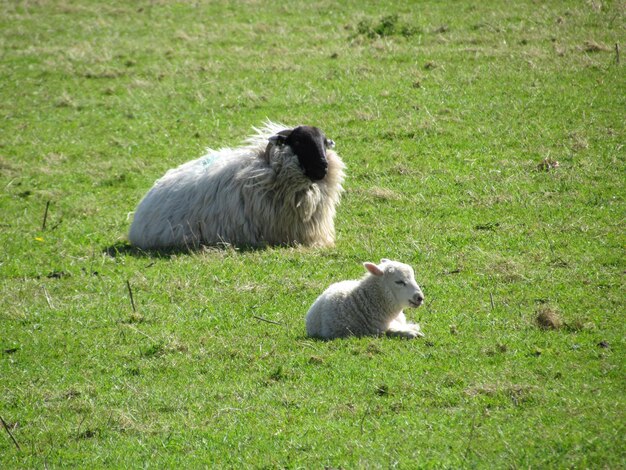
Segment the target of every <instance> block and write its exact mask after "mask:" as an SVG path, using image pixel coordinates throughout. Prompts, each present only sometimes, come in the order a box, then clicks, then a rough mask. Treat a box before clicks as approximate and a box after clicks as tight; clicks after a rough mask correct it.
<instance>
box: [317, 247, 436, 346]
mask: <svg viewBox="0 0 626 470" xmlns="http://www.w3.org/2000/svg"><path fill="white" fill-rule="evenodd" d="M364 266H365V268H366V269H367V270H368V271H369V274H366V275H365V277H363V278H362V279H361V280H359V281H343V282H338V283H335V284H332V285H331V286H330V287H329V288H328V289H326V290H325V291H324V292H323V293H322V295H320V296H319V297H318V298H317V300H316V301H315V302H314V303H313V305H312V306H311V308H310V309H309V311H308V313H307V315H306V320H305V321H306V331H307V335H309V336H312V337H316V338H322V339H333V338H341V337H345V336H351V335H354V336H366V335H380V334H383V333H386V334H388V335H390V336H402V337H406V338H416V337H421V336H424V334H423V333H422V331H421V329H420V326H419V325H418V324H415V323H407V321H406V317H405V316H404V312H403V311H402V309H404V308H408V307H418V306H419V305H421V304H422V302H423V301H424V295H423V294H422V291H421V289H420V287H419V286H418V285H417V283H416V282H415V276H414V272H413V269H412V268H411V266H409V265H407V264H403V263H399V262H397V261H390V260H386V259H383V260H381V264H380V265H378V266H377V265H375V264H373V263H364Z"/></svg>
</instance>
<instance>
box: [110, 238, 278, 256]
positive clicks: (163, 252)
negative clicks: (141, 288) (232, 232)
mask: <svg viewBox="0 0 626 470" xmlns="http://www.w3.org/2000/svg"><path fill="white" fill-rule="evenodd" d="M267 248H268V246H252V245H241V246H239V245H237V246H235V245H231V244H228V243H224V244H220V245H201V246H199V247H197V248H192V247H172V248H158V249H143V248H138V247H136V246H133V245H131V244H130V243H128V242H127V241H120V242H117V243H114V244H113V245H110V246H107V247H104V248H103V249H102V252H103V253H104V254H106V255H108V256H110V257H111V258H117V257H118V256H134V257H136V258H171V257H172V256H176V255H192V254H198V253H210V252H226V251H235V252H240V253H246V252H254V251H263V250H265V249H267Z"/></svg>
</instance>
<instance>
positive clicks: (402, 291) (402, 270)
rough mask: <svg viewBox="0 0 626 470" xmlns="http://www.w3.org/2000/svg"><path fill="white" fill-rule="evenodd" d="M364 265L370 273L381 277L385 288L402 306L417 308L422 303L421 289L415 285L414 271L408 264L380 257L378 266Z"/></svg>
mask: <svg viewBox="0 0 626 470" xmlns="http://www.w3.org/2000/svg"><path fill="white" fill-rule="evenodd" d="M365 267H366V268H367V270H368V271H369V272H370V273H372V274H374V275H375V276H381V277H382V278H383V281H384V283H385V285H386V286H387V289H388V290H389V291H390V292H392V293H393V295H394V297H395V298H396V300H397V301H398V304H400V305H402V306H403V308H409V307H413V308H417V307H419V306H420V305H422V304H423V303H424V294H423V293H422V289H420V286H418V285H417V282H416V281H415V272H414V271H413V268H412V267H411V266H409V265H408V264H404V263H399V262H397V261H390V260H388V259H382V260H381V262H380V264H379V265H378V266H376V265H375V264H373V263H365Z"/></svg>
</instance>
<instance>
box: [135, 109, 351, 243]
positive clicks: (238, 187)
mask: <svg viewBox="0 0 626 470" xmlns="http://www.w3.org/2000/svg"><path fill="white" fill-rule="evenodd" d="M254 130H255V131H256V133H255V134H254V135H252V136H250V137H249V138H248V139H247V141H246V144H245V145H244V146H242V147H238V148H232V149H231V148H223V149H220V150H211V149H208V151H207V154H206V155H205V156H203V157H201V158H199V159H197V160H193V161H190V162H187V163H185V164H183V165H181V166H179V167H178V168H174V169H172V170H169V171H168V172H167V173H166V174H165V176H163V177H162V178H161V179H159V180H158V181H157V182H156V183H155V184H154V186H153V187H152V189H151V190H150V191H149V192H148V194H146V196H145V197H144V198H143V200H142V201H141V202H140V204H139V206H138V207H137V210H136V211H135V215H134V220H133V223H132V225H131V228H130V232H129V235H128V238H129V240H130V243H131V244H132V245H135V246H137V247H140V248H144V249H155V248H166V247H179V248H197V247H199V246H200V245H217V244H222V243H226V244H232V245H244V246H246V245H248V246H263V245H282V244H302V245H306V246H328V245H332V244H333V243H334V240H335V227H334V217H335V210H336V206H337V204H338V203H339V200H340V197H341V193H342V191H343V188H342V186H341V185H342V182H343V179H344V172H343V170H344V168H345V166H344V164H343V162H342V161H341V159H340V158H339V156H338V155H337V154H336V153H335V152H334V151H333V150H331V148H332V146H333V145H334V143H333V142H332V141H331V140H328V139H326V138H325V137H324V135H323V133H322V132H321V131H320V130H319V129H317V128H314V127H308V126H299V127H297V128H294V129H290V128H288V127H287V126H283V125H282V124H277V123H273V122H269V121H268V122H267V123H266V124H265V125H264V126H263V127H262V128H261V129H256V128H255V129H254ZM298 132H300V134H298ZM296 134H297V135H296Z"/></svg>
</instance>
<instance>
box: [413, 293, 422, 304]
mask: <svg viewBox="0 0 626 470" xmlns="http://www.w3.org/2000/svg"><path fill="white" fill-rule="evenodd" d="M413 299H414V300H415V303H416V304H418V305H421V303H422V302H424V294H422V293H421V292H418V293H417V294H415V295H414V296H413Z"/></svg>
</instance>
